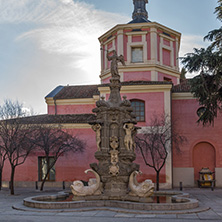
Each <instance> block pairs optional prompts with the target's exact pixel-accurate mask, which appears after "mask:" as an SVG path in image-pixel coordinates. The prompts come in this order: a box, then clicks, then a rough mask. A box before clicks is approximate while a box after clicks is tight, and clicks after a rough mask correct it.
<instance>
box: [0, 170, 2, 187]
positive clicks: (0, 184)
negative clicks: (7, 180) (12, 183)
mask: <svg viewBox="0 0 222 222" xmlns="http://www.w3.org/2000/svg"><path fill="white" fill-rule="evenodd" d="M1 189H2V169H0V190H1Z"/></svg>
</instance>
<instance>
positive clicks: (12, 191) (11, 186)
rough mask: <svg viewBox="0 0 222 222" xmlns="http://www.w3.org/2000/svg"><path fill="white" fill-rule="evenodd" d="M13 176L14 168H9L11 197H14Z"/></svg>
mask: <svg viewBox="0 0 222 222" xmlns="http://www.w3.org/2000/svg"><path fill="white" fill-rule="evenodd" d="M14 176H15V167H14V166H11V180H10V190H11V195H14V194H15V192H14Z"/></svg>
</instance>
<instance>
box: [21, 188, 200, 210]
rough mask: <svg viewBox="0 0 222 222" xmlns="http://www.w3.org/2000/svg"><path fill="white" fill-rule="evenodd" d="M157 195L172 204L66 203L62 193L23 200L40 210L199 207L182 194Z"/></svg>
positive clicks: (138, 201)
mask: <svg viewBox="0 0 222 222" xmlns="http://www.w3.org/2000/svg"><path fill="white" fill-rule="evenodd" d="M155 195H160V196H162V195H168V196H171V198H172V202H170V203H150V202H147V201H145V200H144V199H141V198H140V199H135V198H134V197H129V196H128V197H126V198H122V200H113V199H112V200H110V199H108V197H105V196H103V198H101V196H90V198H87V197H82V200H81V199H79V200H72V201H70V200H69V201H66V199H67V198H68V197H69V193H65V192H60V193H58V194H57V195H49V196H47V195H42V196H35V197H28V198H25V199H24V200H23V204H24V205H25V206H27V207H31V208H38V209H79V208H93V209H97V208H104V207H106V208H107V207H109V208H122V209H129V210H144V211H168V210H169V211H172V210H186V209H194V208H197V207H198V206H199V202H198V200H195V199H190V198H189V195H188V194H186V193H182V192H173V191H164V192H161V191H159V192H155Z"/></svg>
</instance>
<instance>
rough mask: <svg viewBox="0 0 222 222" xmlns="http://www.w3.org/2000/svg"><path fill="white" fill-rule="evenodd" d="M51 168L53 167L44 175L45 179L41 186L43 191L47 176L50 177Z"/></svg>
mask: <svg viewBox="0 0 222 222" xmlns="http://www.w3.org/2000/svg"><path fill="white" fill-rule="evenodd" d="M50 170H51V169H48V170H47V173H46V175H45V177H44V179H43V181H42V184H41V187H40V191H43V188H44V184H45V182H46V179H47V177H48V175H49V172H50Z"/></svg>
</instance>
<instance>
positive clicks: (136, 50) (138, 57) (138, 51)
mask: <svg viewBox="0 0 222 222" xmlns="http://www.w3.org/2000/svg"><path fill="white" fill-rule="evenodd" d="M131 54H132V55H131V57H132V62H133V63H139V62H143V47H133V48H132V49H131Z"/></svg>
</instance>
